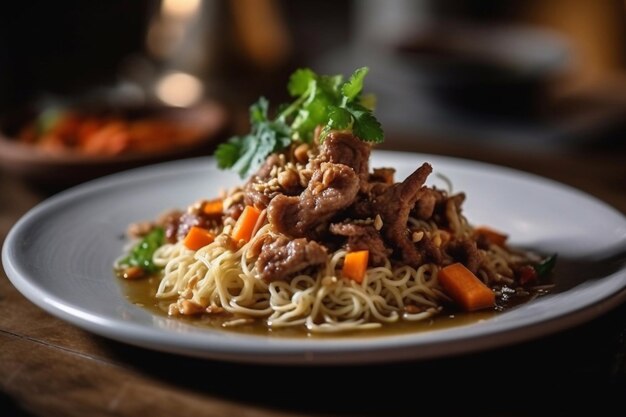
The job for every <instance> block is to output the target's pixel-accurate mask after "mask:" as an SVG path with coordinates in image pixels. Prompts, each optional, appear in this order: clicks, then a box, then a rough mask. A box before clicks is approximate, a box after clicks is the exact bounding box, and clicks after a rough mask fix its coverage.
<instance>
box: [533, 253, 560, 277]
mask: <svg viewBox="0 0 626 417" xmlns="http://www.w3.org/2000/svg"><path fill="white" fill-rule="evenodd" d="M556 258H557V254H556V253H555V254H553V255H551V256H548V257H547V258H545V259H543V260H542V261H541V262H539V263H538V264H536V265H533V268H535V272H537V275H538V276H540V277H543V276H546V275H547V274H549V273H550V272H552V270H553V269H554V266H555V265H556Z"/></svg>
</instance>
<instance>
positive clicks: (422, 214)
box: [116, 68, 556, 332]
mask: <svg viewBox="0 0 626 417" xmlns="http://www.w3.org/2000/svg"><path fill="white" fill-rule="evenodd" d="M367 72H368V69H367V68H360V69H357V70H356V71H355V72H354V73H353V74H352V76H351V77H350V78H349V79H348V80H347V81H344V79H343V77H342V76H341V75H333V76H324V75H317V74H315V73H314V72H313V71H311V70H310V69H300V70H297V71H296V72H295V73H294V74H293V75H292V76H291V78H290V80H289V84H288V90H289V93H290V94H291V95H292V96H293V97H294V100H293V102H291V103H289V104H286V105H283V106H280V107H278V110H277V112H276V115H275V116H274V117H270V113H269V103H268V102H267V100H265V99H263V98H261V99H260V100H259V101H258V102H257V103H255V104H254V105H252V107H251V108H250V122H251V131H250V133H249V134H247V135H245V136H237V137H233V138H231V139H230V140H229V141H228V142H226V143H224V144H222V145H220V146H219V147H218V149H217V151H216V153H215V158H216V159H217V163H218V165H219V167H220V168H230V169H233V170H235V171H236V172H238V173H239V174H240V175H241V176H242V177H244V178H247V179H246V181H245V183H243V184H242V185H241V186H237V187H235V188H233V189H230V190H224V191H223V192H222V193H221V194H220V195H218V196H209V198H208V199H205V200H199V201H198V202H197V203H195V204H193V205H191V206H190V207H188V208H187V209H186V210H185V211H172V212H169V213H166V214H165V215H163V216H162V217H161V218H160V219H157V220H156V221H153V222H145V223H137V224H134V225H132V226H131V228H130V229H129V231H130V232H131V234H132V235H133V236H134V237H136V238H137V239H139V241H138V243H137V244H135V245H134V247H133V248H132V249H131V250H130V251H129V253H128V254H127V255H125V256H123V257H122V258H120V259H119V260H118V261H117V263H116V270H117V272H118V275H119V276H121V277H123V278H126V279H137V278H142V277H146V276H154V275H155V274H156V275H157V276H158V277H159V280H160V283H159V285H158V289H157V291H156V294H154V296H155V297H156V298H157V299H161V300H169V302H170V303H169V309H168V313H169V314H170V315H172V316H198V315H205V316H212V317H213V316H214V317H216V320H217V321H219V323H221V324H222V325H224V326H236V325H241V324H246V323H251V322H254V323H258V324H259V325H262V326H266V327H267V328H271V329H276V328H281V327H300V328H303V329H306V330H307V331H308V332H341V331H350V330H357V329H371V328H377V327H381V326H389V325H392V324H393V323H396V322H400V321H419V320H425V319H428V318H431V317H434V316H436V315H439V314H442V312H444V311H450V312H458V311H476V310H499V309H502V308H503V307H504V306H506V305H507V304H508V303H509V302H510V301H511V299H514V298H516V297H520V298H524V297H526V298H528V295H529V294H530V293H533V292H534V291H533V288H537V287H541V288H546V285H545V284H548V286H549V283H548V282H547V281H546V280H547V279H548V277H549V272H550V270H551V268H552V266H553V265H554V263H555V259H556V258H555V257H554V256H550V257H547V258H544V257H541V256H539V255H537V254H534V253H530V252H527V251H522V250H517V249H514V248H512V247H510V246H509V245H508V244H507V236H506V235H505V234H504V233H502V232H499V231H496V230H493V229H491V228H488V227H484V226H481V227H474V226H472V225H471V224H470V222H469V221H468V220H467V219H466V218H465V216H464V215H463V212H462V206H463V202H464V200H465V194H463V193H455V194H452V193H451V192H450V191H449V190H443V189H439V188H437V187H435V186H427V185H425V182H426V180H427V178H428V176H429V175H430V174H431V173H432V167H431V166H430V164H428V162H418V161H416V169H415V171H414V172H413V173H412V174H410V175H409V176H408V177H406V178H401V179H399V181H397V180H396V178H395V170H394V169H393V168H388V167H380V168H370V166H369V159H370V152H371V148H372V146H373V144H376V143H380V142H382V141H383V138H384V135H383V131H382V129H381V126H380V123H379V122H378V121H377V120H376V118H375V116H374V114H373V104H374V99H373V97H372V96H367V95H365V94H363V93H362V90H363V81H364V78H365V76H366V74H367ZM218 318H219V319H218Z"/></svg>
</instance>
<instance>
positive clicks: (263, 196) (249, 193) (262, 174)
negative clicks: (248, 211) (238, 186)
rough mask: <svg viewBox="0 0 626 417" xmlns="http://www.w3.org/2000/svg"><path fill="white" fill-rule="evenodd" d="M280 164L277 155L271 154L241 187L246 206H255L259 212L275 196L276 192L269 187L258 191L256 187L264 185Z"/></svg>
mask: <svg viewBox="0 0 626 417" xmlns="http://www.w3.org/2000/svg"><path fill="white" fill-rule="evenodd" d="M279 164H280V157H279V156H278V154H271V155H270V156H269V157H268V158H267V159H266V160H265V163H263V165H261V168H259V170H258V171H257V172H256V174H254V175H253V176H252V177H250V179H249V180H248V182H246V184H245V185H244V187H243V190H244V202H245V204H246V205H249V206H255V207H256V208H258V209H259V210H263V209H264V208H266V207H267V205H268V204H269V202H270V200H271V199H272V198H273V197H274V196H275V195H276V191H275V190H272V189H270V188H269V187H267V188H264V189H263V190H258V189H257V187H256V185H258V184H262V183H266V182H267V181H269V180H270V179H271V172H272V169H273V168H274V167H275V166H278V165H279Z"/></svg>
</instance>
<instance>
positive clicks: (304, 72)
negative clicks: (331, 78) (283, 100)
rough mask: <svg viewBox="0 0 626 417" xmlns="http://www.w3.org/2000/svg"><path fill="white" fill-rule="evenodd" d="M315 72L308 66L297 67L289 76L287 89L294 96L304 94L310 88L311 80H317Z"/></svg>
mask: <svg viewBox="0 0 626 417" xmlns="http://www.w3.org/2000/svg"><path fill="white" fill-rule="evenodd" d="M315 77H316V76H315V73H314V72H313V71H311V70H310V69H308V68H300V69H297V70H296V71H295V72H294V73H293V74H291V77H290V78H289V84H287V90H288V91H289V94H291V96H292V97H298V96H301V95H303V94H304V93H306V92H307V90H308V89H309V85H310V84H311V82H313V81H315Z"/></svg>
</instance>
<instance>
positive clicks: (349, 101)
mask: <svg viewBox="0 0 626 417" xmlns="http://www.w3.org/2000/svg"><path fill="white" fill-rule="evenodd" d="M367 72H368V69H367V68H366V67H364V68H359V69H357V70H356V71H355V72H354V73H353V74H352V76H351V77H350V79H349V80H348V81H347V82H345V83H344V82H343V76H342V75H317V74H315V73H314V72H313V71H311V70H310V69H308V68H304V69H299V70H297V71H295V72H294V73H293V74H292V75H291V77H290V78H289V83H288V86H287V89H288V91H289V94H291V95H292V96H293V97H296V99H295V100H294V101H293V102H291V103H289V104H285V105H281V106H279V109H280V111H279V112H278V113H277V115H276V116H275V117H274V118H272V117H270V116H269V111H268V110H269V103H268V101H267V100H266V99H265V98H263V97H261V98H260V99H259V100H258V101H257V102H256V103H255V104H253V105H252V106H250V126H251V129H250V133H249V134H247V135H244V136H235V137H232V138H230V139H229V140H228V142H226V143H223V144H221V145H219V146H218V147H217V150H216V152H215V158H216V159H217V164H218V167H220V168H231V169H234V170H235V171H237V172H238V173H239V175H241V176H242V177H246V176H248V175H250V174H252V173H253V172H255V171H256V170H257V169H258V168H259V166H260V165H261V164H262V163H263V162H264V161H265V159H266V158H267V157H268V156H269V155H270V154H271V153H274V152H278V151H280V150H282V149H284V148H285V147H287V146H289V145H290V144H291V143H292V142H295V141H302V142H309V143H310V142H311V139H312V138H313V134H314V132H315V129H316V128H317V127H318V126H323V127H324V128H323V130H322V135H323V136H325V135H326V134H328V132H329V131H330V130H332V129H352V130H353V132H354V134H355V135H356V136H358V137H359V138H361V139H362V140H364V141H367V142H376V143H377V142H381V141H382V140H383V138H384V135H383V131H382V128H381V126H380V123H378V121H377V120H376V118H375V117H374V115H373V114H372V108H373V103H374V100H372V99H371V97H370V98H369V99H368V98H367V96H366V95H364V94H361V92H362V90H363V80H364V78H365V75H367ZM323 136H322V139H323Z"/></svg>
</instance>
